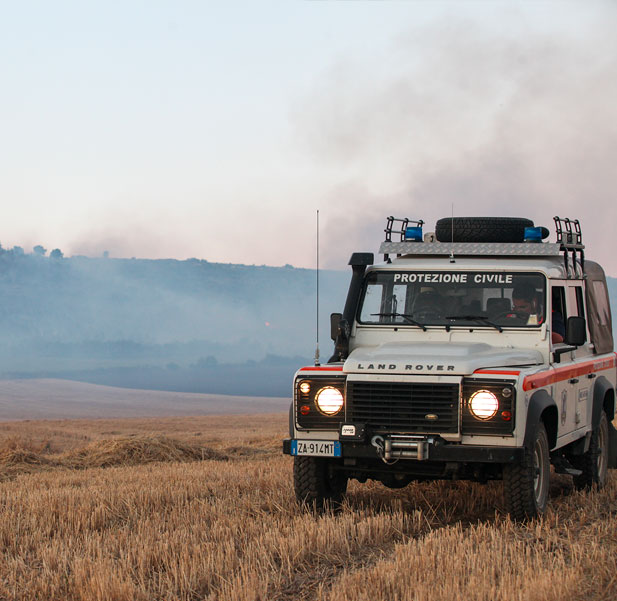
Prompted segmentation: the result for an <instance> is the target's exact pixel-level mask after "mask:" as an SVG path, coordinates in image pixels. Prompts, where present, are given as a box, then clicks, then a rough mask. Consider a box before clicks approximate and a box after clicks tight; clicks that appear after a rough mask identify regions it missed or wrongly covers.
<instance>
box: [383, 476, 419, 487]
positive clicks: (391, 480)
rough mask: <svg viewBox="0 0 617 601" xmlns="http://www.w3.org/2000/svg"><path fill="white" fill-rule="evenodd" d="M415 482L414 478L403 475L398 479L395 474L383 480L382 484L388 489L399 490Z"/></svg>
mask: <svg viewBox="0 0 617 601" xmlns="http://www.w3.org/2000/svg"><path fill="white" fill-rule="evenodd" d="M412 481H413V477H412V476H407V475H403V474H401V475H400V476H399V477H398V478H397V477H395V475H394V474H390V475H388V476H387V477H384V478H382V479H381V483H382V484H383V485H384V486H387V487H388V488H391V489H393V490H397V489H399V488H405V487H406V486H408V485H409V484H410V483H411V482H412Z"/></svg>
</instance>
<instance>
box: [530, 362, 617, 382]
mask: <svg viewBox="0 0 617 601" xmlns="http://www.w3.org/2000/svg"><path fill="white" fill-rule="evenodd" d="M615 361H616V358H615V357H610V358H608V359H599V360H598V361H587V362H585V363H581V364H579V365H570V366H568V367H558V368H556V369H551V370H548V371H545V372H542V373H539V374H533V375H532V376H527V377H526V378H525V379H524V380H523V390H533V389H535V388H542V387H544V386H550V385H551V384H556V383H557V382H563V380H569V379H570V378H576V377H578V376H586V375H587V374H591V373H594V372H596V371H602V370H605V369H612V368H614V367H615V364H616V363H615Z"/></svg>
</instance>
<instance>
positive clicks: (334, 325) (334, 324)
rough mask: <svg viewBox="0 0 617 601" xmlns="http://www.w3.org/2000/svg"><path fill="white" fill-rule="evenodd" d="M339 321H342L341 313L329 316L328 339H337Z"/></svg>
mask: <svg viewBox="0 0 617 601" xmlns="http://www.w3.org/2000/svg"><path fill="white" fill-rule="evenodd" d="M341 319H343V314H342V313H332V314H331V315H330V338H332V340H336V339H337V337H338V332H339V326H340V323H341Z"/></svg>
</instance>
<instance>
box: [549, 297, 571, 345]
mask: <svg viewBox="0 0 617 601" xmlns="http://www.w3.org/2000/svg"><path fill="white" fill-rule="evenodd" d="M567 293H568V298H567V300H566V288H565V286H554V287H553V288H552V290H551V309H552V310H551V313H550V315H549V316H548V326H549V329H550V331H551V342H552V344H559V343H561V342H563V341H564V339H565V337H566V325H565V324H566V319H567V318H568V307H569V308H570V313H573V312H574V311H575V304H576V301H575V296H574V290H573V287H572V286H568V289H567Z"/></svg>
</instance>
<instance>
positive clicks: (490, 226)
mask: <svg viewBox="0 0 617 601" xmlns="http://www.w3.org/2000/svg"><path fill="white" fill-rule="evenodd" d="M453 226H454V227H453ZM526 227H533V221H531V220H530V219H523V218H520V217H444V218H443V219H440V220H439V221H438V222H437V224H436V225H435V237H436V238H437V240H438V241H439V242H523V240H524V238H525V228H526ZM546 233H547V235H548V230H547V232H546Z"/></svg>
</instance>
